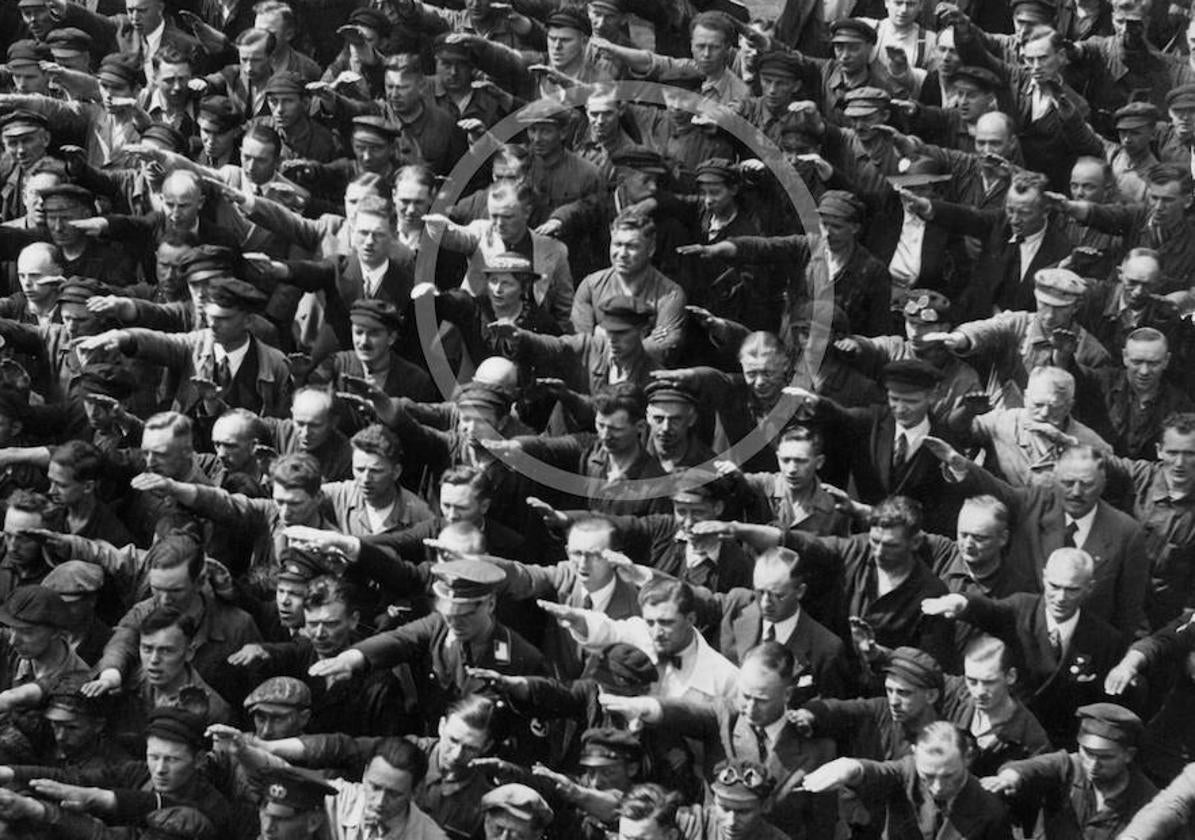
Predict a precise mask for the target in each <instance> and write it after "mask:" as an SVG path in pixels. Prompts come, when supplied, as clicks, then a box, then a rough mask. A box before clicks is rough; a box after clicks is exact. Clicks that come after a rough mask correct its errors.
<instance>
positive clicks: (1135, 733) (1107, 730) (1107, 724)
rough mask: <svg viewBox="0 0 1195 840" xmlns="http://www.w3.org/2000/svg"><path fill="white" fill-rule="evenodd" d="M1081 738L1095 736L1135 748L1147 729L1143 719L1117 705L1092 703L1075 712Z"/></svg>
mask: <svg viewBox="0 0 1195 840" xmlns="http://www.w3.org/2000/svg"><path fill="white" fill-rule="evenodd" d="M1075 717H1077V718H1078V719H1079V737H1080V738H1082V737H1083V736H1084V735H1095V736H1097V737H1099V738H1107V739H1108V740H1109V741H1115V742H1116V743H1118V744H1122V745H1124V746H1126V747H1135V746H1136V745H1137V742H1138V741H1139V740H1140V739H1141V733H1142V732H1143V731H1144V729H1145V727H1144V725H1143V724H1142V723H1141V718H1139V717H1137V715H1135V714H1133V713H1132V712H1130V711H1129V710H1128V709H1126V708H1125V707H1124V706H1119V705H1117V704H1116V703H1091V704H1089V705H1086V706H1080V707H1079V708H1078V709H1077V710H1075Z"/></svg>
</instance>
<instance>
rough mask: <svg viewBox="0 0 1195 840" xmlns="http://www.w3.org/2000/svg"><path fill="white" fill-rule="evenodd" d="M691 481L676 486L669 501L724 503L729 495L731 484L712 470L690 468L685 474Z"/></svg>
mask: <svg viewBox="0 0 1195 840" xmlns="http://www.w3.org/2000/svg"><path fill="white" fill-rule="evenodd" d="M686 476H688V477H689V478H690V479H691V481H685V482H684V483H683V484H677V485H676V487H675V488H674V489H673V491H672V496H671V499H672V500H673V501H674V502H676V501H686V500H691V499H708V500H711V501H720V500H721V501H725V500H726V498H727V497H728V496H729V495H730V489H731V484H730V482H729V480H728V479H726V478H725V477H723V476H720V475H718V473H716V472H713V471H712V470H702V469H700V468H696V467H694V468H692V469H690V470H689V471H688V472H687V473H686Z"/></svg>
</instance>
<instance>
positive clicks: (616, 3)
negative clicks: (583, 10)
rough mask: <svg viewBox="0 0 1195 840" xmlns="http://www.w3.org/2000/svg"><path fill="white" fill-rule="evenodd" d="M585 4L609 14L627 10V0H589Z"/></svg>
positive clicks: (618, 13) (617, 13)
mask: <svg viewBox="0 0 1195 840" xmlns="http://www.w3.org/2000/svg"><path fill="white" fill-rule="evenodd" d="M585 5H587V6H589V7H590V8H591V9H600V10H601V11H603V12H607V13H609V14H615V15H620V14H622V13H624V12H625V11H626V10H627V4H626V0H589V2H588V3H586V4H585Z"/></svg>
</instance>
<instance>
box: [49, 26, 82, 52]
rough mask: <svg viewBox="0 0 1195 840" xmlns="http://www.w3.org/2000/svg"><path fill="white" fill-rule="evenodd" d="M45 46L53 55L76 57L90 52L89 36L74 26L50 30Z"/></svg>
mask: <svg viewBox="0 0 1195 840" xmlns="http://www.w3.org/2000/svg"><path fill="white" fill-rule="evenodd" d="M46 44H47V45H48V46H49V47H50V51H51V52H53V53H54V55H76V54H78V53H86V52H90V51H91V36H90V35H88V34H87V33H86V32H84V31H83V30H82V29H78V28H76V27H74V26H64V27H62V28H60V29H53V30H51V31H50V34H49V35H47V36H46Z"/></svg>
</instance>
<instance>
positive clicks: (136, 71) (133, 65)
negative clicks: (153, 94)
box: [96, 53, 145, 87]
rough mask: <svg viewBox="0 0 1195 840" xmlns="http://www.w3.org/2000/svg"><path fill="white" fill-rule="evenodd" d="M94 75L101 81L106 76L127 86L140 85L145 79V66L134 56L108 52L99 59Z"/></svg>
mask: <svg viewBox="0 0 1195 840" xmlns="http://www.w3.org/2000/svg"><path fill="white" fill-rule="evenodd" d="M96 76H97V77H98V78H99V79H100V80H101V81H103V79H104V78H105V77H107V78H108V79H110V80H112V81H115V82H118V83H120V84H124V85H128V86H129V87H140V86H141V83H142V82H143V81H144V80H145V68H144V67H143V66H142V65H140V64H138V63H137V59H136V57H135V56H132V55H126V54H125V53H110V54H109V55H106V56H104V57H103V59H102V60H101V61H100V69H99V70H98V71H96Z"/></svg>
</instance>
